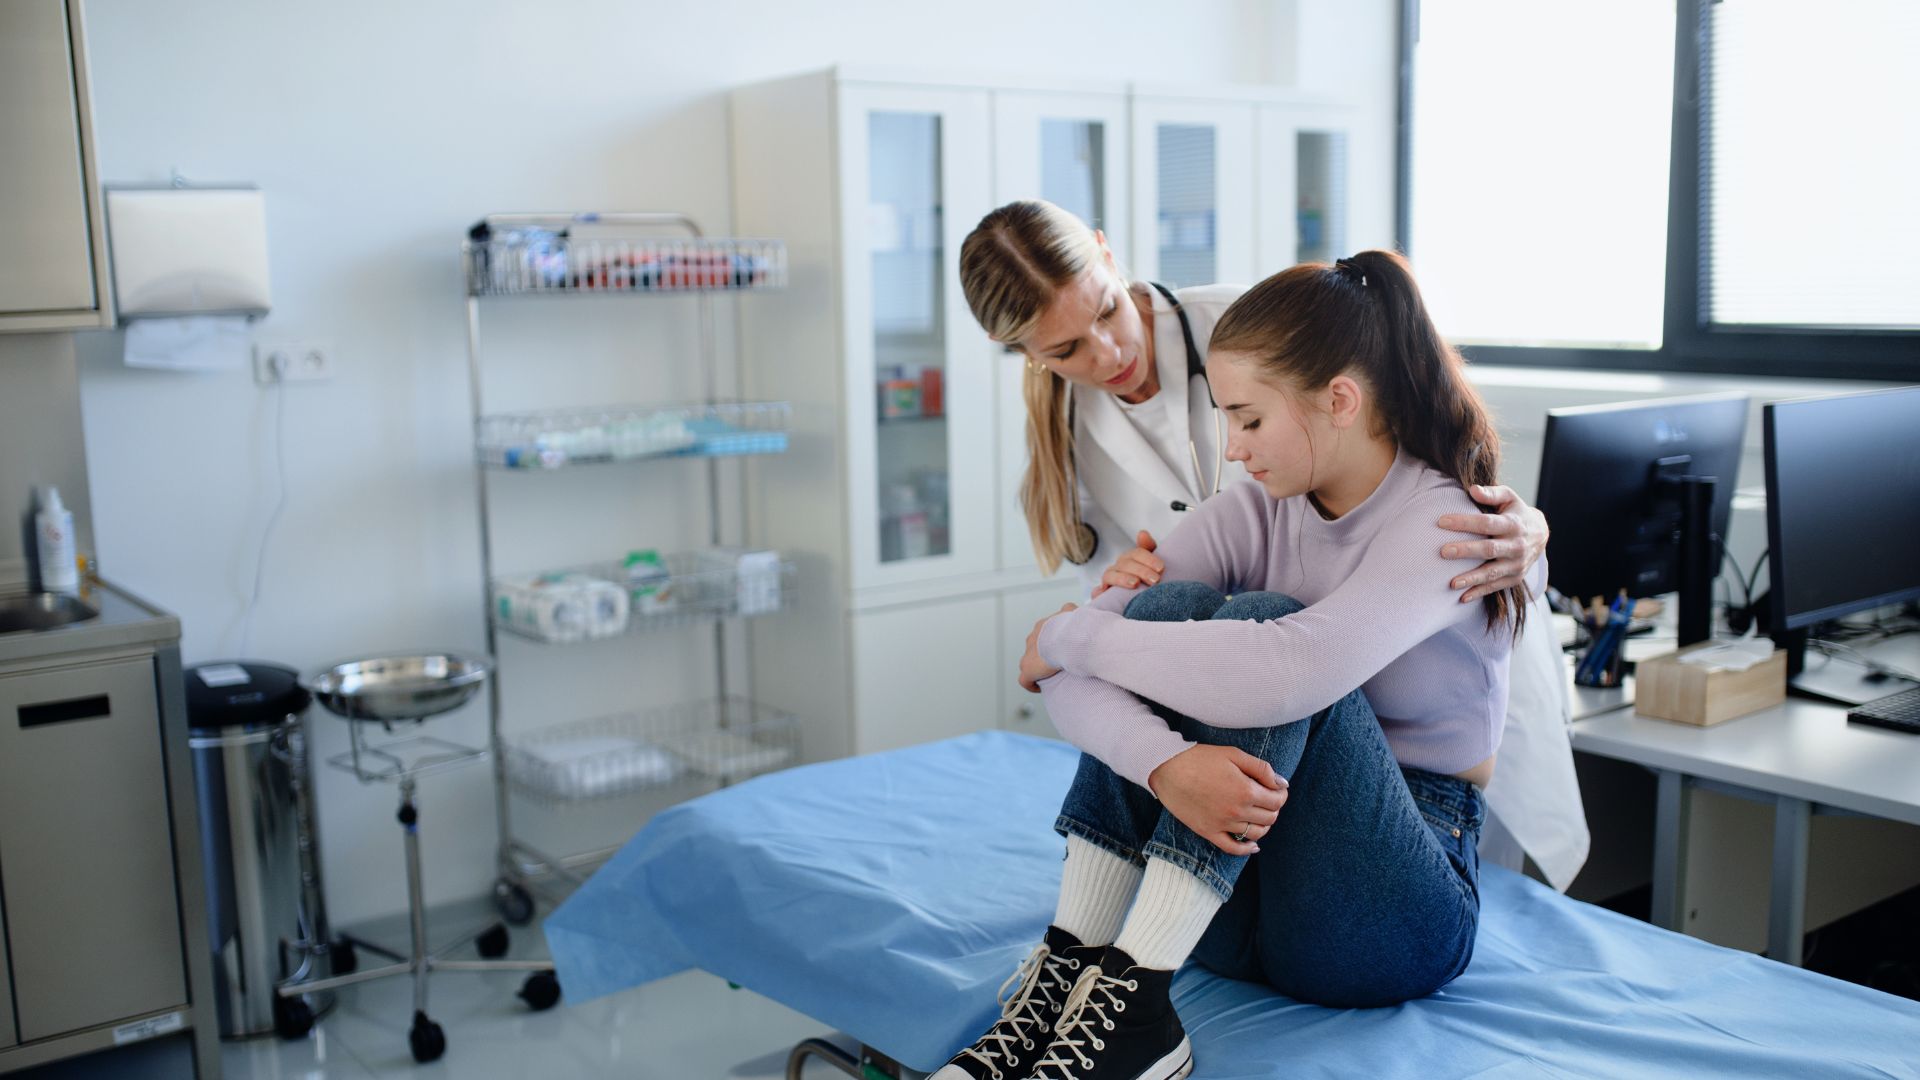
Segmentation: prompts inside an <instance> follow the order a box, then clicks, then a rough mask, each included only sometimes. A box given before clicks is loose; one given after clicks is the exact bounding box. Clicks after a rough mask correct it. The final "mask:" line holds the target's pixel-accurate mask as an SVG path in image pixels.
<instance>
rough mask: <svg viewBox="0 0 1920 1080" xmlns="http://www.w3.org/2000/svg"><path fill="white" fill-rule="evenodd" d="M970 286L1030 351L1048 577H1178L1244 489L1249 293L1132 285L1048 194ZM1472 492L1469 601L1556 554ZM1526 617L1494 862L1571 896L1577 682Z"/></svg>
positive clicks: (1012, 215) (989, 313)
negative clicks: (1241, 414)
mask: <svg viewBox="0 0 1920 1080" xmlns="http://www.w3.org/2000/svg"><path fill="white" fill-rule="evenodd" d="M960 286H961V289H962V291H963V292H964V293H965V294H966V298H967V305H968V307H969V308H970V309H971V310H972V312H973V316H974V318H975V320H977V321H978V322H979V323H980V325H981V327H982V328H983V329H985V330H986V332H987V335H988V337H990V338H992V339H993V340H994V341H997V342H1000V343H1001V344H1003V345H1007V346H1011V347H1013V348H1016V349H1018V350H1019V351H1020V352H1021V353H1022V354H1023V355H1024V357H1025V363H1026V374H1025V378H1024V380H1023V393H1024V396H1025V399H1026V403H1027V456H1028V461H1027V471H1026V474H1025V476H1024V477H1023V478H1022V481H1021V488H1020V504H1021V506H1022V508H1023V509H1024V510H1025V512H1026V517H1027V530H1028V533H1029V535H1030V536H1031V537H1032V540H1033V550H1034V555H1035V557H1036V558H1037V559H1038V561H1039V563H1040V568H1041V570H1042V571H1043V572H1045V573H1048V574H1051V573H1053V572H1054V571H1055V570H1056V569H1058V568H1059V566H1060V564H1061V563H1062V562H1070V563H1073V564H1075V565H1076V566H1078V567H1079V568H1080V575H1081V579H1082V581H1083V582H1084V583H1085V584H1086V586H1087V588H1088V589H1089V591H1091V592H1093V593H1095V594H1097V593H1099V592H1102V591H1104V590H1105V589H1106V588H1108V587H1111V586H1114V585H1120V586H1124V587H1129V588H1131V587H1134V586H1137V585H1140V584H1142V583H1144V584H1154V583H1156V582H1157V581H1158V575H1159V573H1160V572H1161V570H1163V569H1164V566H1163V565H1162V564H1161V563H1160V561H1159V559H1158V558H1157V557H1155V556H1154V555H1153V554H1152V552H1153V548H1154V546H1155V544H1156V540H1155V537H1158V536H1165V535H1166V534H1167V533H1169V532H1171V531H1172V530H1173V528H1174V527H1175V526H1177V525H1178V524H1179V523H1180V519H1181V516H1182V515H1183V514H1184V513H1185V512H1186V511H1187V510H1189V509H1191V508H1192V507H1194V506H1198V505H1199V504H1200V503H1201V502H1202V501H1204V500H1205V499H1207V498H1208V497H1210V496H1212V495H1214V494H1215V493H1217V492H1219V491H1220V490H1221V489H1223V488H1225V487H1226V486H1228V485H1231V484H1234V483H1238V482H1241V481H1244V480H1246V479H1247V475H1246V470H1245V469H1244V467H1242V466H1241V465H1240V464H1239V463H1238V462H1229V461H1227V460H1226V458H1225V436H1224V432H1223V431H1222V427H1223V421H1222V419H1221V416H1220V414H1219V412H1218V410H1216V409H1215V408H1214V407H1213V400H1212V398H1211V396H1210V394H1209V392H1208V390H1207V383H1206V374H1205V364H1206V355H1207V343H1208V340H1209V339H1210V338H1211V337H1212V334H1213V326H1214V323H1215V322H1216V321H1217V320H1218V319H1219V317H1220V314H1221V312H1223V311H1225V310H1226V308H1227V306H1228V305H1229V304H1231V303H1232V302H1233V301H1234V300H1236V299H1238V298H1239V296H1240V294H1241V293H1243V292H1245V291H1246V289H1245V287H1244V286H1240V285H1201V286H1195V287H1191V288H1185V289H1179V290H1173V289H1169V288H1167V287H1166V286H1163V285H1159V284H1149V283H1141V282H1133V283H1129V282H1128V281H1127V280H1126V279H1125V277H1123V276H1122V275H1121V273H1120V271H1119V268H1118V266H1117V265H1116V263H1115V260H1114V257H1113V252H1112V251H1110V250H1109V249H1108V248H1107V244H1106V238H1105V237H1104V236H1103V235H1102V234H1101V233H1099V232H1098V231H1096V230H1093V229H1090V228H1088V227H1087V225H1086V224H1085V223H1084V222H1082V221H1081V220H1080V219H1079V218H1076V217H1074V216H1073V215H1072V214H1070V213H1068V212H1067V211H1065V210H1062V209H1060V208H1059V207H1057V206H1054V205H1053V204H1051V203H1047V202H1042V201H1039V200H1028V201H1020V202H1013V203H1008V204H1007V205H1005V206H1002V207H1000V208H999V209H997V210H995V211H993V212H992V213H990V214H988V215H987V216H986V217H984V218H982V219H981V220H980V224H979V225H978V226H976V227H975V228H974V230H973V232H972V233H971V234H969V235H968V237H967V239H966V241H965V243H964V244H962V245H961V249H960ZM1470 494H1471V495H1472V496H1473V498H1474V499H1475V501H1477V502H1479V503H1480V504H1481V505H1483V506H1489V507H1492V508H1493V509H1494V510H1495V511H1496V512H1495V513H1491V514H1449V515H1446V516H1445V517H1442V518H1441V519H1440V520H1439V525H1440V527H1442V528H1444V529H1450V530H1454V531H1458V532H1463V533H1474V534H1477V535H1479V536H1483V537H1485V539H1476V540H1468V539H1464V538H1463V539H1461V540H1458V541H1455V542H1452V543H1449V544H1447V545H1445V546H1444V547H1443V548H1442V549H1441V551H1440V552H1439V554H1440V557H1441V558H1443V559H1448V560H1460V559H1469V560H1470V559H1483V560H1485V561H1484V562H1482V563H1481V564H1480V565H1478V566H1476V567H1474V568H1473V569H1471V570H1467V571H1465V572H1463V573H1460V574H1458V575H1456V576H1455V577H1454V579H1453V581H1452V587H1453V588H1455V589H1463V590H1465V591H1464V592H1463V593H1462V595H1461V597H1460V600H1461V602H1462V603H1473V602H1476V601H1478V600H1479V599H1480V598H1481V597H1483V596H1486V595H1488V594H1490V593H1494V592H1498V591H1501V590H1503V589H1508V588H1511V587H1514V586H1516V585H1518V584H1520V583H1521V581H1522V578H1523V577H1524V575H1525V573H1526V570H1527V568H1528V567H1530V566H1531V565H1532V564H1533V563H1534V561H1536V560H1537V559H1539V558H1540V556H1541V554H1542V553H1543V552H1544V551H1545V550H1546V545H1547V523H1546V518H1545V517H1544V516H1542V515H1541V513H1540V512H1539V511H1538V510H1535V509H1534V508H1533V507H1531V506H1528V505H1527V504H1526V503H1525V502H1524V501H1522V500H1521V499H1520V498H1519V496H1518V495H1516V494H1514V492H1513V491H1512V490H1511V489H1509V488H1505V487H1481V488H1475V489H1472V490H1471V492H1470ZM1103 567H1105V569H1104V570H1103V569H1102V568H1103ZM1528 616H1529V617H1528V619H1527V621H1526V627H1527V629H1526V630H1525V631H1524V632H1523V633H1522V635H1521V638H1520V640H1519V641H1518V642H1516V643H1515V646H1514V654H1513V661H1512V686H1511V690H1510V696H1509V702H1508V711H1507V727H1506V733H1505V736H1504V741H1503V744H1502V748H1501V755H1500V756H1501V763H1500V764H1501V767H1500V768H1498V769H1496V771H1495V777H1496V780H1495V782H1494V783H1493V784H1491V785H1490V786H1489V787H1488V789H1487V791H1486V799H1487V804H1488V807H1489V809H1490V810H1491V812H1492V813H1491V820H1489V822H1488V824H1487V828H1486V830H1485V834H1484V835H1483V838H1482V843H1481V854H1482V858H1483V859H1486V860H1487V861H1490V862H1495V863H1498V864H1501V865H1506V866H1510V867H1513V868H1518V867H1519V866H1520V865H1521V860H1522V857H1523V855H1524V856H1529V857H1531V858H1532V859H1533V861H1534V863H1535V864H1536V865H1537V866H1538V867H1539V868H1540V869H1541V871H1542V873H1543V876H1545V877H1546V878H1547V880H1548V881H1549V882H1551V883H1552V884H1553V885H1554V887H1556V888H1558V889H1561V890H1565V889H1566V887H1567V886H1568V885H1569V884H1571V883H1572V881H1573V877H1574V875H1575V874H1576V873H1577V872H1578V871H1579V869H1580V866H1581V865H1582V864H1583V863H1585V861H1586V856H1587V847H1588V833H1587V828H1586V818H1585V813H1584V811H1583V809H1582V807H1581V804H1580V793H1579V792H1580V789H1579V785H1578V783H1577V781H1576V779H1575V777H1574V772H1573V751H1572V746H1571V744H1570V742H1569V740H1568V737H1567V733H1566V723H1567V720H1568V715H1569V711H1570V710H1569V705H1568V690H1567V687H1566V672H1565V669H1564V663H1563V661H1562V660H1561V656H1560V650H1559V649H1558V648H1557V647H1556V643H1555V641H1554V637H1553V630H1552V627H1553V623H1552V619H1551V612H1550V611H1549V610H1548V608H1547V606H1546V601H1545V599H1544V598H1543V597H1536V598H1535V600H1534V610H1533V611H1530V612H1529V613H1528Z"/></svg>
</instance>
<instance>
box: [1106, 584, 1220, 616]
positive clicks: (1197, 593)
mask: <svg viewBox="0 0 1920 1080" xmlns="http://www.w3.org/2000/svg"><path fill="white" fill-rule="evenodd" d="M1226 602H1227V599H1226V597H1224V596H1221V595H1220V590H1218V589H1216V588H1214V587H1213V586H1211V585H1207V584H1204V583H1202V582H1198V581H1163V582H1161V583H1160V584H1158V585H1155V586H1153V587H1152V588H1149V589H1146V590H1144V591H1143V592H1141V593H1140V595H1138V596H1136V597H1134V598H1133V599H1131V600H1129V601H1127V610H1126V617H1127V618H1129V619H1138V620H1140V621H1142V622H1188V621H1190V620H1195V619H1206V618H1211V617H1212V616H1213V613H1214V612H1216V611H1218V610H1220V607H1221V605H1223V604H1225V603H1226Z"/></svg>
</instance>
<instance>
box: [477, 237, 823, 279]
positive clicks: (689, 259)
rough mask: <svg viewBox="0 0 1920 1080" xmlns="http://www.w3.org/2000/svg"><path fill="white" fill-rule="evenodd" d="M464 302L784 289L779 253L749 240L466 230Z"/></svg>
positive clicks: (783, 260)
mask: <svg viewBox="0 0 1920 1080" xmlns="http://www.w3.org/2000/svg"><path fill="white" fill-rule="evenodd" d="M474 234H476V235H474V236H473V237H471V238H470V239H469V240H468V241H467V244H466V246H465V249H464V257H465V266H466V278H467V295H468V296H524V295H535V294H545V295H561V294H594V295H607V294H618V293H688V292H742V291H747V290H754V289H774V288H780V287H782V286H784V285H785V284H786V283H787V248H786V245H785V244H784V243H782V242H781V241H778V240H756V239H707V238H700V239H671V240H656V239H598V238H596V239H587V238H583V237H573V236H569V235H568V232H567V230H566V229H559V230H555V229H548V228H538V227H532V226H528V227H522V228H512V229H502V230H494V229H492V228H490V227H488V226H487V225H486V224H485V223H482V224H481V225H476V226H475V227H474Z"/></svg>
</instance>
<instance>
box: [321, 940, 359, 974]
mask: <svg viewBox="0 0 1920 1080" xmlns="http://www.w3.org/2000/svg"><path fill="white" fill-rule="evenodd" d="M327 960H328V962H329V963H330V964H331V965H332V967H333V973H334V974H335V975H351V974H353V973H354V972H356V971H358V970H360V954H359V953H356V952H355V951H354V949H353V942H352V941H349V940H348V939H346V938H341V939H340V940H338V941H336V942H334V943H333V944H332V945H329V946H327Z"/></svg>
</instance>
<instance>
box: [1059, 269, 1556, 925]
mask: <svg viewBox="0 0 1920 1080" xmlns="http://www.w3.org/2000/svg"><path fill="white" fill-rule="evenodd" d="M1245 291H1246V287H1245V286H1241V285H1201V286H1196V287H1194V288H1190V289H1180V290H1177V291H1176V293H1175V295H1176V296H1178V297H1179V299H1180V305H1181V307H1182V308H1184V309H1185V311H1186V314H1187V320H1188V323H1189V325H1190V326H1191V327H1192V329H1193V341H1194V345H1195V347H1196V348H1198V349H1199V351H1200V358H1201V359H1202V360H1203V361H1204V360H1205V359H1206V356H1207V345H1208V342H1209V340H1210V339H1211V338H1212V337H1213V327H1214V324H1215V323H1216V322H1218V321H1219V319H1220V315H1221V313H1222V312H1224V311H1225V310H1226V309H1227V306H1228V305H1229V304H1231V303H1233V302H1234V301H1235V300H1237V299H1239V297H1240V295H1241V294H1242V293H1244V292H1245ZM1150 295H1151V296H1152V298H1153V315H1154V317H1153V351H1154V363H1155V365H1156V367H1157V368H1158V369H1159V374H1160V392H1161V393H1162V394H1168V395H1171V397H1170V404H1171V405H1172V407H1173V410H1174V414H1175V415H1176V416H1178V415H1181V414H1185V416H1186V417H1187V425H1188V431H1189V433H1190V437H1191V439H1192V441H1193V445H1192V447H1191V449H1190V450H1189V449H1188V448H1187V447H1173V448H1171V449H1172V450H1173V451H1174V453H1175V455H1176V458H1175V459H1176V460H1179V457H1178V455H1179V454H1180V453H1182V452H1185V453H1186V454H1187V461H1186V462H1185V463H1184V465H1183V466H1182V467H1181V468H1178V469H1176V468H1172V467H1170V466H1169V465H1168V464H1167V462H1166V460H1165V459H1164V458H1162V457H1161V455H1160V454H1159V453H1157V452H1156V451H1155V450H1154V448H1153V446H1152V445H1151V444H1149V443H1148V441H1147V439H1146V437H1145V436H1144V435H1142V434H1141V433H1140V431H1139V429H1138V428H1136V427H1134V425H1133V422H1132V421H1131V420H1129V419H1128V418H1127V415H1126V413H1125V412H1124V411H1123V410H1122V409H1121V408H1120V406H1119V403H1118V400H1117V399H1116V398H1115V397H1114V396H1113V395H1112V394H1108V393H1103V392H1100V391H1097V390H1086V389H1083V388H1079V387H1075V388H1073V391H1072V392H1073V394H1074V425H1073V446H1074V458H1075V465H1076V467H1077V470H1078V473H1079V489H1080V490H1079V496H1080V518H1081V520H1082V521H1084V522H1086V523H1087V524H1088V525H1089V526H1091V527H1092V528H1093V531H1094V535H1095V536H1097V537H1099V544H1098V546H1097V547H1096V548H1095V549H1094V553H1093V558H1091V559H1089V560H1088V561H1087V563H1086V564H1085V565H1084V566H1082V567H1080V576H1081V581H1082V582H1083V583H1084V584H1085V585H1086V587H1087V591H1088V592H1091V591H1092V590H1093V589H1094V588H1095V587H1097V586H1098V585H1099V583H1100V575H1101V574H1102V573H1103V572H1105V570H1106V568H1107V567H1108V566H1110V565H1112V564H1113V560H1115V559H1117V558H1119V557H1120V555H1121V554H1122V553H1124V552H1126V551H1128V550H1130V549H1132V547H1133V546H1134V534H1136V533H1137V532H1139V531H1140V530H1141V529H1145V530H1147V531H1148V532H1150V533H1152V534H1153V535H1154V537H1155V538H1156V539H1164V538H1165V537H1166V536H1167V534H1169V533H1171V532H1172V531H1173V530H1174V528H1175V527H1177V526H1178V525H1179V524H1180V521H1181V519H1182V518H1183V517H1184V516H1185V514H1184V513H1183V512H1182V511H1178V510H1175V509H1173V503H1174V501H1175V500H1178V501H1180V502H1182V503H1185V504H1187V505H1188V506H1198V505H1199V504H1200V503H1201V501H1202V500H1204V499H1205V498H1207V497H1208V496H1209V495H1211V494H1213V492H1214V490H1215V469H1216V468H1219V467H1220V462H1221V447H1220V446H1219V444H1218V442H1217V441H1216V440H1217V438H1218V437H1219V435H1218V433H1219V432H1220V431H1221V427H1220V424H1219V423H1217V422H1216V420H1215V410H1214V408H1213V404H1212V398H1211V397H1210V396H1209V395H1208V393H1207V387H1206V380H1205V379H1204V378H1200V377H1195V378H1193V379H1191V381H1189V377H1188V374H1187V346H1186V341H1185V339H1184V338H1183V337H1182V336H1181V333H1180V319H1179V316H1178V315H1177V314H1176V313H1175V312H1174V310H1173V307H1172V306H1171V305H1170V304H1168V303H1167V299H1166V297H1164V296H1162V295H1161V294H1160V292H1159V290H1157V289H1153V290H1150ZM1195 459H1197V460H1198V463H1199V470H1198V475H1196V474H1195V468H1194V460H1195ZM1245 479H1247V471H1246V468H1245V466H1243V465H1241V464H1240V463H1239V462H1237V461H1229V462H1226V463H1225V466H1224V468H1221V469H1220V474H1219V477H1218V480H1219V486H1220V487H1221V488H1225V487H1228V486H1231V485H1233V484H1236V483H1238V482H1240V481H1242V480H1245ZM1510 670H1511V674H1510V690H1509V696H1508V701H1507V726H1506V731H1505V734H1504V736H1503V738H1502V740H1501V746H1500V759H1499V762H1498V764H1497V765H1496V767H1495V769H1494V781H1493V783H1492V785H1491V786H1489V788H1488V789H1487V792H1486V798H1487V806H1488V811H1489V813H1488V822H1487V826H1486V828H1485V830H1484V831H1483V832H1482V834H1481V843H1480V850H1481V857H1482V858H1483V859H1484V860H1486V861H1489V862H1495V863H1497V864H1499V865H1505V866H1510V867H1513V868H1518V867H1519V865H1520V857H1521V855H1522V854H1525V855H1528V856H1531V857H1532V858H1533V861H1534V863H1535V865H1537V866H1539V867H1540V868H1541V870H1542V871H1543V872H1544V873H1545V875H1546V877H1547V880H1548V881H1549V882H1551V883H1552V884H1553V886H1554V887H1555V888H1557V889H1560V890H1563V891H1564V890H1565V889H1566V887H1567V885H1568V884H1570V883H1571V882H1572V880H1573V876H1574V874H1576V873H1578V872H1579V869H1580V867H1581V865H1582V864H1584V863H1585V862H1586V858H1587V848H1588V843H1589V837H1588V834H1587V824H1586V815H1585V811H1584V808H1583V807H1582V805H1581V802H1580V787H1579V784H1578V783H1577V782H1576V781H1575V780H1574V776H1573V745H1572V742H1571V739H1570V737H1569V735H1568V732H1567V718H1568V715H1569V712H1570V708H1569V705H1568V690H1567V687H1566V678H1565V672H1564V671H1563V664H1562V662H1561V660H1560V655H1559V648H1558V646H1557V644H1556V642H1555V637H1554V633H1553V621H1552V617H1551V615H1550V613H1549V612H1548V610H1547V606H1546V602H1545V601H1544V599H1538V600H1536V603H1535V606H1534V608H1533V610H1532V611H1531V612H1530V614H1529V617H1528V619H1527V625H1526V629H1525V630H1524V631H1523V632H1522V633H1521V635H1520V640H1519V641H1517V642H1515V643H1514V653H1513V662H1512V667H1511V669H1510Z"/></svg>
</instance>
